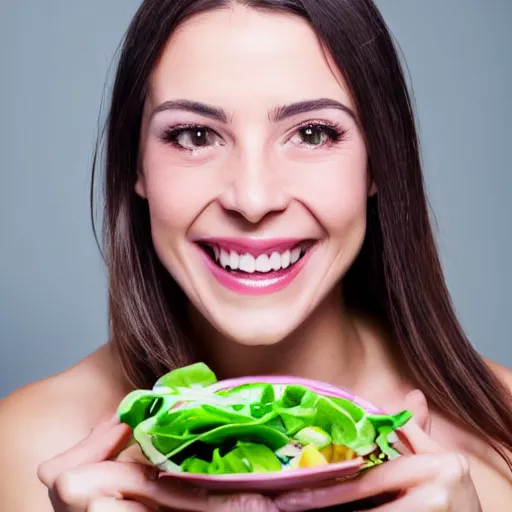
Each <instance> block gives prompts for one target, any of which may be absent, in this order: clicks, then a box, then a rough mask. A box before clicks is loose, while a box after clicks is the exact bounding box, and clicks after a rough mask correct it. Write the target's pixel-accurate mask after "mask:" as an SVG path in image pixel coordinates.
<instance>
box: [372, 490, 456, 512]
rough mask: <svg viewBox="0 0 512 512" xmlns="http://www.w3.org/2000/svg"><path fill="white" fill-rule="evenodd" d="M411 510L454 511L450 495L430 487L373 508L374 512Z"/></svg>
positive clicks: (407, 511) (406, 511) (405, 511)
mask: <svg viewBox="0 0 512 512" xmlns="http://www.w3.org/2000/svg"><path fill="white" fill-rule="evenodd" d="M411 510H435V511H437V512H448V511H450V510H452V508H451V505H450V496H449V493H448V492H445V491H444V490H440V489H438V488H435V487H434V486H430V485H428V486H424V487H420V488H418V489H415V490H414V491H411V492H409V493H407V494H405V495H404V496H403V497H402V498H399V499H398V500H396V501H393V502H392V503H386V504H385V505H382V506H380V507H377V508H372V512H411Z"/></svg>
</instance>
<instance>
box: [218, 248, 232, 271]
mask: <svg viewBox="0 0 512 512" xmlns="http://www.w3.org/2000/svg"><path fill="white" fill-rule="evenodd" d="M229 260H230V258H229V253H228V252H226V251H225V250H224V249H222V250H221V251H220V264H221V265H222V266H223V267H224V268H226V267H229Z"/></svg>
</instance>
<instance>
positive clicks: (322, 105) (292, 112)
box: [151, 98, 356, 124]
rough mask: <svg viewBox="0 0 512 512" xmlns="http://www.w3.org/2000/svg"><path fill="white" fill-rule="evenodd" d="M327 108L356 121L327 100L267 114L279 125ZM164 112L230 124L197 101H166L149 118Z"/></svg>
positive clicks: (216, 110) (281, 107)
mask: <svg viewBox="0 0 512 512" xmlns="http://www.w3.org/2000/svg"><path fill="white" fill-rule="evenodd" d="M327 108H334V109H337V110H342V111H343V112H345V113H346V114H348V115H349V116H350V117H352V119H354V120H356V115H355V113H354V111H353V110H352V109H351V108H349V107H347V106H346V105H344V104H343V103H341V102H339V101H337V100H333V99H329V98H320V99H315V100H306V101H299V102H296V103H290V104H289V105H279V106H277V107H275V108H274V109H272V111H270V112H269V115H268V118H269V120H270V122H272V123H279V122H280V121H283V120H284V119H286V118H288V117H292V116H296V115H298V114H305V113H307V112H313V111H315V110H322V109H327ZM166 110H183V111H186V112H192V113H194V114H199V115H201V116H204V117H209V118H210V119H214V120H216V121H220V122H221V123H224V124H229V123H230V122H231V118H230V116H228V114H227V113H226V112H225V111H224V110H223V109H221V108H219V107H215V106H213V105H207V104H205V103H201V102H199V101H190V100H171V101H166V102H164V103H162V104H161V105H158V106H157V107H156V108H155V109H154V110H153V112H152V113H151V118H153V117H154V116H155V115H156V114H158V113H159V112H164V111H166Z"/></svg>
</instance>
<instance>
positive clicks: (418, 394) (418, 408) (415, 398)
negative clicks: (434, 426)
mask: <svg viewBox="0 0 512 512" xmlns="http://www.w3.org/2000/svg"><path fill="white" fill-rule="evenodd" d="M404 407H405V409H409V410H410V411H411V412H412V413H413V415H414V416H413V417H412V419H411V421H414V423H416V425H418V427H420V428H421V429H422V430H423V431H424V432H425V433H427V434H430V429H431V418H430V412H429V408H428V403H427V399H426V397H425V395H424V394H423V392H422V391H421V390H419V389H415V390H413V391H411V392H409V393H407V395H405V398H404Z"/></svg>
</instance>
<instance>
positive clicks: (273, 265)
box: [195, 238, 316, 295]
mask: <svg viewBox="0 0 512 512" xmlns="http://www.w3.org/2000/svg"><path fill="white" fill-rule="evenodd" d="M195 242H196V244H197V246H198V248H199V249H200V251H201V253H202V255H203V259H204V260H205V262H206V264H207V267H208V269H209V270H210V271H211V272H212V274H213V275H214V277H215V278H216V279H217V281H219V282H220V283H221V284H222V285H224V286H225V287H227V288H228V289H230V290H232V291H235V292H236V293H240V294H251V295H254V294H265V293H273V292H276V291H278V290H280V289H282V288H284V287H286V286H287V285H288V284H290V283H291V282H292V281H293V279H294V278H295V277H296V276H297V274H298V273H299V271H300V270H301V269H302V268H303V267H304V264H305V262H306V261H307V259H309V254H310V253H311V250H312V248H313V247H314V245H315V242H316V240H312V239H296V238H293V239H292V238H288V239H282V238H281V239H254V238H201V239H198V240H195Z"/></svg>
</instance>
